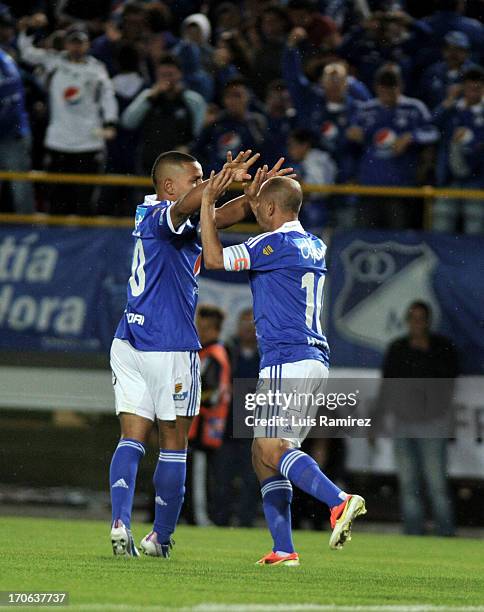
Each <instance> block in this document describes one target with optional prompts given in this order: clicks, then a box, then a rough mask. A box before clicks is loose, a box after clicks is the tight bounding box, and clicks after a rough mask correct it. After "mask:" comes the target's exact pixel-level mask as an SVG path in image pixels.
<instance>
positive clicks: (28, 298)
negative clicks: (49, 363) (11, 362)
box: [0, 225, 132, 351]
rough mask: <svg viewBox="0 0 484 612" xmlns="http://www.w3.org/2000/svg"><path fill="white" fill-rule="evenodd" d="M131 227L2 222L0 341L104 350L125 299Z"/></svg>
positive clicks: (18, 346) (13, 345) (17, 346)
mask: <svg viewBox="0 0 484 612" xmlns="http://www.w3.org/2000/svg"><path fill="white" fill-rule="evenodd" d="M130 234H131V232H130V230H129V229H103V228H92V229H90V228H61V227H38V228H34V229H33V228H32V226H28V227H27V226H13V225H12V226H4V227H3V228H2V229H1V230H0V348H2V349H13V350H34V351H35V350H72V351H102V350H105V349H106V348H107V347H108V346H109V343H110V341H111V339H112V334H113V330H114V328H115V326H116V324H117V321H118V320H119V318H120V316H121V314H122V312H123V308H124V301H125V292H126V281H127V276H128V271H129V269H130V262H131V258H132V240H131V237H130Z"/></svg>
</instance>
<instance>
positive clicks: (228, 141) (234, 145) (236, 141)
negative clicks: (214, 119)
mask: <svg viewBox="0 0 484 612" xmlns="http://www.w3.org/2000/svg"><path fill="white" fill-rule="evenodd" d="M240 143H241V139H240V136H239V135H238V134H237V132H226V133H225V134H222V135H221V136H220V138H219V139H218V143H217V144H218V150H219V155H220V156H223V157H225V155H226V154H227V151H233V150H234V149H238V148H239V147H240Z"/></svg>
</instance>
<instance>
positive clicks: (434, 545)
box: [0, 517, 484, 612]
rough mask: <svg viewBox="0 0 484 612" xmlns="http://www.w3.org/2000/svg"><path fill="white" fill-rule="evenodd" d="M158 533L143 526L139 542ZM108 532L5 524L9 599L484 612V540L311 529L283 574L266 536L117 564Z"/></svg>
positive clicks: (197, 532)
mask: <svg viewBox="0 0 484 612" xmlns="http://www.w3.org/2000/svg"><path fill="white" fill-rule="evenodd" d="M148 530H149V528H148V527H147V526H145V525H139V524H138V525H135V526H134V534H135V537H136V540H137V541H139V540H140V539H141V537H142V536H143V535H145V533H146V532H147V531H148ZM108 533H109V527H108V525H106V524H105V523H101V522H95V521H60V520H50V519H26V518H4V517H1V518H0V550H1V554H0V590H22V591H36V590H40V591H46V590H62V591H69V592H70V605H69V607H68V608H67V609H71V610H72V609H86V610H96V609H99V610H111V609H112V610H116V609H118V610H120V609H121V610H142V609H146V608H149V609H150V610H155V609H169V608H185V609H196V610H197V611H200V612H202V611H204V610H207V611H211V610H217V611H219V612H225V611H226V610H228V611H229V610H238V611H243V610H264V611H266V610H267V611H268V610H272V609H276V610H281V611H282V610H284V611H285V610H301V611H303V610H318V609H322V610H325V609H327V610H333V609H334V610H343V609H346V608H347V609H348V610H349V609H351V608H353V607H356V606H359V609H360V610H370V609H373V608H370V606H381V607H382V608H381V609H382V610H389V609H390V608H389V606H396V605H399V606H404V608H402V607H400V608H395V610H397V609H398V610H400V612H401V611H402V610H407V609H410V610H412V609H413V610H418V611H419V612H420V611H424V610H429V609H432V607H431V606H439V607H441V608H442V609H443V608H447V607H453V608H459V609H462V608H463V607H467V606H476V608H474V609H476V610H477V609H479V610H482V611H484V543H483V541H482V540H471V539H440V538H430V537H427V538H411V537H402V536H393V535H382V536H378V535H373V534H371V535H370V534H359V533H358V525H355V528H354V532H353V540H352V542H351V543H349V544H348V545H347V547H345V549H343V550H342V551H331V550H329V548H328V546H327V541H328V534H327V533H315V532H307V531H301V532H296V536H295V540H296V546H297V550H298V552H299V553H300V555H301V561H302V565H301V566H300V567H296V568H287V567H272V568H271V567H258V566H255V565H254V562H255V561H256V560H257V558H258V557H259V556H261V555H262V554H263V553H265V552H267V551H268V550H269V549H270V541H269V536H268V534H267V533H266V532H265V531H264V530H261V529H253V530H250V529H216V528H203V529H202V528H193V527H180V528H179V529H178V531H177V533H176V538H175V539H176V546H175V549H174V551H173V556H172V558H171V559H170V560H169V561H165V560H162V559H156V558H148V557H142V558H140V559H124V558H115V557H113V556H112V554H111V549H110V544H109V537H108ZM234 604H238V607H236V606H235V605H234ZM254 604H265V605H258V606H255V605H254ZM311 604H312V605H311ZM417 605H419V606H421V607H418V608H417V607H416V606H417ZM409 606H413V608H411V607H410V608H409ZM477 606H478V608H477ZM356 609H358V608H356Z"/></svg>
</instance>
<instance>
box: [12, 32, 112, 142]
mask: <svg viewBox="0 0 484 612" xmlns="http://www.w3.org/2000/svg"><path fill="white" fill-rule="evenodd" d="M18 47H19V49H20V54H21V57H22V60H24V61H25V62H26V63H28V64H32V65H40V66H42V67H43V68H44V70H45V76H46V82H47V84H48V89H49V106H50V119H49V125H48V128H47V133H46V137H45V143H44V144H45V146H46V147H47V148H49V149H53V150H54V151H61V152H65V153H87V152H91V151H100V150H102V149H103V148H104V139H103V137H102V134H101V130H102V127H103V125H104V124H109V123H115V122H116V121H117V119H118V105H117V102H116V97H115V95H114V90H113V86H112V83H111V80H110V78H109V75H108V73H107V70H106V68H105V67H104V65H103V64H102V63H101V62H100V61H98V60H97V59H95V58H94V57H92V56H90V55H87V56H86V58H85V61H83V62H80V63H77V62H72V61H70V60H69V59H68V57H67V55H66V54H65V53H64V52H59V51H53V50H46V49H39V48H37V47H35V46H34V45H33V44H32V37H30V36H27V35H26V34H24V33H21V34H20V35H19V37H18Z"/></svg>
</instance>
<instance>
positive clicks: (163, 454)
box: [153, 448, 187, 544]
mask: <svg viewBox="0 0 484 612" xmlns="http://www.w3.org/2000/svg"><path fill="white" fill-rule="evenodd" d="M186 474H187V451H186V450H163V449H162V448H161V449H160V457H159V460H158V465H157V466H156V470H155V473H154V475H153V484H154V485H155V493H156V497H155V524H154V526H153V531H156V534H157V536H158V543H159V544H165V543H166V542H169V540H170V536H171V534H172V533H173V532H174V531H175V527H176V523H177V521H178V517H179V516H180V510H181V507H182V504H183V498H184V496H185V478H186Z"/></svg>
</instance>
